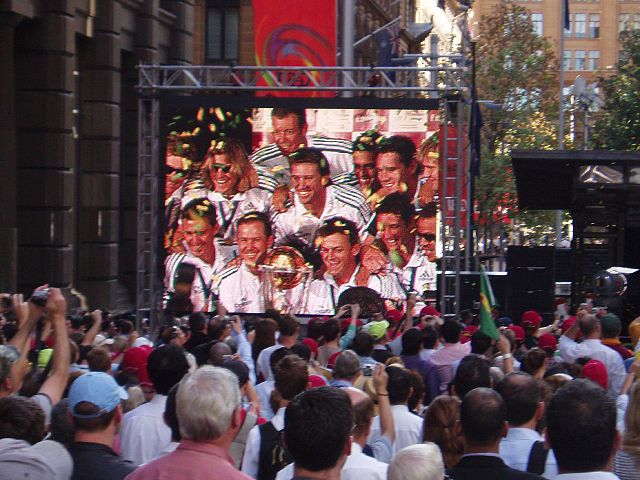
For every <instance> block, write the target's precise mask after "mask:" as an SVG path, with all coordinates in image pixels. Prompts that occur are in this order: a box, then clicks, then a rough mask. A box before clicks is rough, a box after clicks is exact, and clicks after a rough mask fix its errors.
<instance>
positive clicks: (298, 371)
mask: <svg viewBox="0 0 640 480" xmlns="http://www.w3.org/2000/svg"><path fill="white" fill-rule="evenodd" d="M274 378H275V381H276V383H275V388H276V390H278V393H280V396H281V397H282V398H283V399H284V400H293V398H294V397H295V396H296V395H298V394H299V393H300V392H304V391H305V389H306V388H307V384H308V383H309V371H308V370H307V362H305V361H304V360H302V359H301V358H300V357H299V356H297V355H287V356H286V357H284V358H283V359H282V360H280V361H279V362H278V365H277V367H276V371H275V373H274Z"/></svg>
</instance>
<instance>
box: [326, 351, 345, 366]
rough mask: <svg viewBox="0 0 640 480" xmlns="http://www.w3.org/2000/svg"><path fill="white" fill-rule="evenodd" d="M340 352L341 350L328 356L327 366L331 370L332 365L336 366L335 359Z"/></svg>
mask: <svg viewBox="0 0 640 480" xmlns="http://www.w3.org/2000/svg"><path fill="white" fill-rule="evenodd" d="M341 353H342V352H336V353H334V354H333V355H331V356H330V357H329V359H328V360H327V368H329V369H331V370H333V367H335V366H336V360H337V359H338V357H339V356H340V354H341Z"/></svg>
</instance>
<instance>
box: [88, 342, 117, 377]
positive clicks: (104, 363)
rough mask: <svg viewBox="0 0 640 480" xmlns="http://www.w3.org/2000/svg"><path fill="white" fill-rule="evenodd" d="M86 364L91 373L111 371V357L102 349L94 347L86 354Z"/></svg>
mask: <svg viewBox="0 0 640 480" xmlns="http://www.w3.org/2000/svg"><path fill="white" fill-rule="evenodd" d="M87 364H88V365H89V370H90V371H92V372H105V373H108V372H110V371H111V355H110V354H109V352H107V351H106V350H105V349H104V348H100V347H94V348H92V349H91V351H90V352H89V353H88V354H87Z"/></svg>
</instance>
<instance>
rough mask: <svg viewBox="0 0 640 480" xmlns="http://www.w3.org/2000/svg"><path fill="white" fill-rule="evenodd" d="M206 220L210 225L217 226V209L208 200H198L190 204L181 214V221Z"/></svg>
mask: <svg viewBox="0 0 640 480" xmlns="http://www.w3.org/2000/svg"><path fill="white" fill-rule="evenodd" d="M198 218H204V219H206V220H207V221H208V222H209V225H211V226H214V225H217V222H218V220H217V218H216V209H215V208H214V206H213V205H211V202H210V201H209V200H207V199H206V198H196V199H194V200H191V201H190V202H188V203H187V204H186V205H185V206H184V207H183V208H182V210H181V212H180V219H181V220H196V219H198Z"/></svg>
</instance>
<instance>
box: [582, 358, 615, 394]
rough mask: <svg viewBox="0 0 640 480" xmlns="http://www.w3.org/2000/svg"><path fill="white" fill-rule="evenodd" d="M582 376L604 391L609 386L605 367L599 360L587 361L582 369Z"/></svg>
mask: <svg viewBox="0 0 640 480" xmlns="http://www.w3.org/2000/svg"><path fill="white" fill-rule="evenodd" d="M582 376H583V377H584V378H588V379H589V380H591V381H592V382H594V383H596V384H598V385H600V386H601V387H602V388H604V389H605V390H606V389H607V386H608V385H609V374H608V373H607V367H605V366H604V363H602V362H601V361H600V360H589V361H588V362H587V363H585V364H584V367H582Z"/></svg>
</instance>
